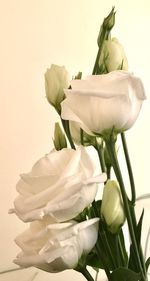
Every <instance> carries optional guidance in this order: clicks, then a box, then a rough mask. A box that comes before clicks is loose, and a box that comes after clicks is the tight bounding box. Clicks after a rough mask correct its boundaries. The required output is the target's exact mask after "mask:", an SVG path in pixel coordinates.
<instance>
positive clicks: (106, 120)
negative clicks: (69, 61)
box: [61, 71, 145, 135]
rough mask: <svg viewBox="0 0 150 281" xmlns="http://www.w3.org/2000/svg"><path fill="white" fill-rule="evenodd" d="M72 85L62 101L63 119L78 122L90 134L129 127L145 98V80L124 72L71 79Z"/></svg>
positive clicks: (120, 130)
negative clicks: (143, 81)
mask: <svg viewBox="0 0 150 281" xmlns="http://www.w3.org/2000/svg"><path fill="white" fill-rule="evenodd" d="M71 87H72V89H71V90H65V93H66V99H65V100H64V101H63V102H62V103H61V105H62V118H63V119H67V120H72V121H76V122H78V123H79V124H80V126H81V128H82V129H83V130H84V131H85V132H87V133H88V134H91V135H93V134H95V135H105V134H106V133H108V132H109V131H112V129H114V130H115V131H116V132H122V131H125V130H127V129H129V128H130V127H132V126H133V124H134V123H135V121H136V119H137V117H138V115H139V112H140V109H141V106H142V103H143V100H144V99H145V93H144V88H143V84H142V81H141V80H140V79H139V78H138V77H135V76H134V75H133V74H131V73H129V72H125V71H113V72H110V73H108V74H103V75H91V76H88V77H87V78H86V79H85V80H72V82H71Z"/></svg>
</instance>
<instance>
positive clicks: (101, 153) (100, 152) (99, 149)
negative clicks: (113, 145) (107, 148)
mask: <svg viewBox="0 0 150 281" xmlns="http://www.w3.org/2000/svg"><path fill="white" fill-rule="evenodd" d="M95 149H96V151H97V153H98V157H99V161H100V165H101V169H102V172H103V173H105V172H106V165H105V159H104V149H103V148H102V147H101V146H100V145H99V144H98V142H97V140H96V145H95Z"/></svg>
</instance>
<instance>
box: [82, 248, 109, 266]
mask: <svg viewBox="0 0 150 281" xmlns="http://www.w3.org/2000/svg"><path fill="white" fill-rule="evenodd" d="M108 262H109V261H108V259H107V264H108ZM86 264H87V265H89V266H91V267H94V268H101V269H104V267H103V264H102V261H101V260H100V259H99V258H98V256H97V254H96V253H94V252H92V253H90V254H89V255H88V256H87V257H86ZM108 265H109V264H108ZM109 267H110V266H109Z"/></svg>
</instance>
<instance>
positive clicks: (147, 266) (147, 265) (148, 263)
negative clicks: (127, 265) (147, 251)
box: [145, 257, 150, 271]
mask: <svg viewBox="0 0 150 281" xmlns="http://www.w3.org/2000/svg"><path fill="white" fill-rule="evenodd" d="M145 265H146V271H148V268H149V266H150V257H149V258H148V259H147V261H146V264H145Z"/></svg>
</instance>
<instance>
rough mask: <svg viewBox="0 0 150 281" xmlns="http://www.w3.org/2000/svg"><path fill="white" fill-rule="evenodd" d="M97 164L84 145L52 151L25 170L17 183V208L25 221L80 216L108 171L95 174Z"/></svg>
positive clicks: (61, 219) (62, 219) (66, 218)
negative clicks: (74, 148) (46, 217)
mask: <svg viewBox="0 0 150 281" xmlns="http://www.w3.org/2000/svg"><path fill="white" fill-rule="evenodd" d="M95 170H96V167H95V165H94V164H93V161H92V160H91V158H90V157H89V154H88V153H87V152H86V150H85V148H84V147H82V146H81V147H78V148H77V150H73V149H66V148H64V149H62V150H61V151H52V152H51V153H49V154H48V155H46V156H45V157H43V158H41V159H40V160H39V161H37V162H36V163H35V165H34V166H33V168H32V169H31V172H29V173H28V174H22V175H21V179H20V181H19V182H18V184H17V191H18V192H19V195H18V196H17V198H16V199H15V202H14V206H15V208H14V209H13V210H11V212H15V213H16V214H17V216H18V217H19V218H20V219H22V220H23V221H25V222H28V221H34V220H41V219H42V218H43V217H45V216H49V219H50V221H51V223H52V222H64V221H67V220H70V219H72V218H74V217H76V216H77V215H78V214H79V213H80V212H82V211H83V210H84V209H85V208H86V207H87V206H88V205H89V204H90V203H91V202H93V200H94V199H95V196H96V193H97V187H98V184H99V183H103V182H104V181H105V180H106V175H105V174H101V175H99V176H98V177H95Z"/></svg>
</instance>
